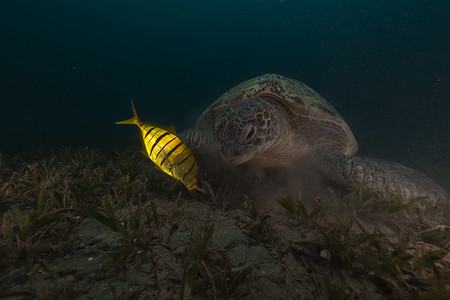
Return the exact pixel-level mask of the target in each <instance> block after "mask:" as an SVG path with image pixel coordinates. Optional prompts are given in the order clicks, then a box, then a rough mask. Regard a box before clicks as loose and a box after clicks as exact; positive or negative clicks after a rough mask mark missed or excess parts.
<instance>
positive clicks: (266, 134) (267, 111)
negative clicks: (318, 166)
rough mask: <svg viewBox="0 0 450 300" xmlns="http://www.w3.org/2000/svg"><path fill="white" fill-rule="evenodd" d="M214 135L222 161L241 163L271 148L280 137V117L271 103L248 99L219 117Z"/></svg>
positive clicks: (258, 99)
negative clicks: (218, 144)
mask: <svg viewBox="0 0 450 300" xmlns="http://www.w3.org/2000/svg"><path fill="white" fill-rule="evenodd" d="M214 134H215V135H216V137H217V140H218V141H219V143H220V149H221V154H222V158H223V159H224V160H225V161H226V162H228V163H233V164H242V163H244V162H247V161H249V160H251V159H253V158H254V157H255V156H256V155H258V153H260V152H263V151H264V150H266V149H267V148H269V147H270V146H271V145H272V144H273V143H274V142H275V140H276V139H277V138H278V137H279V135H280V129H279V122H278V115H277V112H276V110H274V108H273V106H272V105H271V104H270V103H269V102H267V101H265V100H263V99H261V98H250V99H246V100H243V101H240V102H238V103H236V104H234V105H232V106H230V107H228V108H227V109H226V110H224V111H223V112H222V113H221V114H220V115H218V116H217V118H216V120H215V124H214Z"/></svg>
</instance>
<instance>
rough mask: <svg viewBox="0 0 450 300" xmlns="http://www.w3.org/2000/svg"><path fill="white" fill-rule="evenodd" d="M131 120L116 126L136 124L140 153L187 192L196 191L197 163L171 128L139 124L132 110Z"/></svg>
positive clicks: (134, 111)
mask: <svg viewBox="0 0 450 300" xmlns="http://www.w3.org/2000/svg"><path fill="white" fill-rule="evenodd" d="M131 105H132V107H133V117H132V118H131V119H128V120H125V121H121V122H117V123H116V124H136V125H137V126H139V128H140V130H141V138H142V143H143V145H144V149H143V151H142V152H144V154H145V155H146V156H147V157H148V158H150V159H151V160H152V161H153V162H154V163H155V164H156V166H157V167H158V168H159V169H161V171H163V172H165V173H167V174H169V175H170V176H172V177H174V178H176V179H177V180H179V181H181V182H182V183H183V184H184V185H185V186H186V187H187V188H188V190H193V189H197V188H198V186H197V162H196V160H195V157H194V155H193V154H192V152H191V150H190V149H189V148H188V147H187V146H186V145H185V144H184V143H183V142H182V141H181V140H180V139H179V138H178V137H177V136H176V134H175V129H174V128H173V126H171V127H170V128H163V127H162V126H158V125H155V124H151V123H145V122H141V121H140V120H139V118H138V116H137V113H136V109H135V108H134V104H133V100H131Z"/></svg>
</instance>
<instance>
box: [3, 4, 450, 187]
mask: <svg viewBox="0 0 450 300" xmlns="http://www.w3.org/2000/svg"><path fill="white" fill-rule="evenodd" d="M0 26H1V28H0V57H1V59H0V101H1V108H0V152H6V153H16V152H20V151H28V150H30V149H36V148H40V147H44V148H45V147H55V146H58V145H81V146H84V145H92V146H99V147H104V148H108V147H112V146H114V145H119V144H123V145H125V144H130V143H135V142H136V141H137V140H138V134H137V130H136V129H135V128H128V127H125V126H115V125H113V124H114V122H115V121H118V120H122V119H125V118H128V117H130V116H131V108H130V101H129V99H130V98H131V97H132V98H133V99H134V101H135V104H136V107H137V110H138V113H139V114H140V117H141V119H143V120H147V121H151V122H155V123H161V124H166V125H167V124H170V123H173V124H174V125H175V126H176V128H178V130H182V129H185V128H187V127H190V126H192V125H193V123H194V121H195V119H196V118H197V117H198V115H199V114H200V113H201V112H202V111H203V110H204V109H205V108H206V107H207V106H208V105H209V104H210V103H211V102H212V101H213V100H214V99H215V98H217V97H218V96H219V95H220V94H222V93H223V92H225V91H226V90H228V89H229V88H230V87H232V86H233V85H235V84H237V83H239V82H241V81H243V80H246V79H249V78H251V77H254V76H257V75H261V74H263V73H268V72H273V73H279V74H281V75H284V76H287V77H292V78H296V79H298V80H300V81H303V82H305V83H306V84H308V85H309V86H311V87H312V88H314V89H315V90H317V91H318V92H319V93H320V94H322V95H323V96H324V97H325V99H327V100H328V101H329V102H330V103H331V104H332V105H333V106H334V107H335V108H336V109H337V110H338V111H339V112H340V113H341V115H342V116H343V117H344V119H345V120H346V121H347V122H348V124H349V125H350V127H351V128H352V130H353V131H354V134H355V136H356V138H357V140H358V142H359V146H360V153H361V154H364V155H370V156H375V157H379V158H383V159H387V160H394V161H398V162H401V163H404V164H407V165H409V166H411V167H414V168H417V169H419V170H421V171H422V172H424V173H426V174H428V175H430V176H431V177H432V178H434V179H435V180H437V181H438V182H440V183H441V184H443V185H445V186H447V188H448V187H449V186H450V179H449V178H450V171H449V170H450V153H449V149H450V121H449V115H450V1H446V0H442V1H439V0H434V1H419V0H397V1H392V0H381V1H364V0H358V1H356V0H354V1H334V0H310V1H300V0H297V1H294V0H284V1H275V0H274V1H268V0H260V1H256V0H246V1H236V0H232V1H224V0H216V1H213V0H202V1H185V0H183V1H180V0H177V1H168V0H164V1H162V0H161V1H156V0H153V1H150V0H147V1H143V0H141V1H111V0H108V1H106V0H103V1H95V0H89V1H86V0H78V1H54V0H48V1H20V0H15V1H2V2H1V4H0Z"/></svg>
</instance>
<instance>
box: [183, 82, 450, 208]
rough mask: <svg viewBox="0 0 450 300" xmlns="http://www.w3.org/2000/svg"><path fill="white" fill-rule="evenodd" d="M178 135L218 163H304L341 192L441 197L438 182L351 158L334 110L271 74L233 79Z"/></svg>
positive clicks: (348, 136)
mask: <svg viewBox="0 0 450 300" xmlns="http://www.w3.org/2000/svg"><path fill="white" fill-rule="evenodd" d="M180 137H181V138H182V139H183V141H184V142H185V143H186V144H188V146H189V147H190V148H191V150H192V151H193V152H194V153H195V154H196V156H197V155H198V156H204V157H208V156H210V157H214V159H215V160H221V161H222V162H223V163H224V165H225V166H239V165H243V164H248V165H250V164H251V165H258V166H260V167H261V168H278V169H281V170H290V169H292V168H296V167H297V166H298V164H296V162H298V161H305V160H307V161H309V162H312V163H313V165H314V166H315V168H317V170H318V171H319V172H320V173H321V174H322V175H323V176H325V177H326V178H328V179H330V180H331V181H333V182H335V183H336V184H338V185H341V186H343V187H346V188H348V189H357V188H365V189H369V190H373V191H377V192H380V193H384V194H386V193H390V192H394V193H395V192H396V191H397V190H398V189H400V191H401V194H402V196H403V199H405V200H407V199H413V198H415V197H419V196H426V197H428V202H429V203H431V204H436V203H437V202H438V201H441V200H442V201H447V200H448V195H447V193H446V192H445V191H444V189H443V188H442V187H440V186H439V185H438V184H437V183H435V182H434V181H432V180H431V179H429V178H428V177H426V176H425V175H423V174H421V173H419V172H417V171H415V170H412V169H410V168H407V167H405V166H402V165H400V164H396V163H390V162H386V161H382V160H377V159H372V158H366V157H359V156H354V154H355V153H356V151H357V149H358V146H357V142H356V139H355V137H354V136H353V133H352V132H351V130H350V128H349V127H348V125H347V124H346V123H345V121H344V120H343V119H342V117H341V116H340V115H339V114H338V113H337V111H336V110H335V109H334V108H333V107H332V106H331V105H330V104H329V103H328V102H327V101H325V99H323V98H322V97H321V96H320V95H319V94H318V93H317V92H315V91H314V90H313V89H311V88H310V87H308V86H307V85H305V84H303V83H301V82H299V81H297V80H294V79H289V78H285V77H282V76H280V75H276V74H265V75H262V76H259V77H256V78H253V79H250V80H247V81H245V82H243V83H241V84H238V85H237V86H235V87H234V88H232V89H231V90H229V91H228V92H226V93H225V94H223V95H222V96H221V97H219V98H218V99H217V100H216V101H215V102H214V103H213V104H212V105H211V106H210V107H209V108H208V109H206V111H205V112H203V114H202V115H201V116H200V117H199V119H198V120H197V122H196V125H195V127H194V128H192V129H188V130H186V131H184V132H182V133H181V134H180ZM218 153H220V157H219V156H218V155H217V154H218ZM208 167H209V166H208V165H205V166H204V168H206V169H208ZM290 171H292V170H290ZM294 171H295V170H294Z"/></svg>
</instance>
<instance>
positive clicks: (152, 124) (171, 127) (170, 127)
mask: <svg viewBox="0 0 450 300" xmlns="http://www.w3.org/2000/svg"><path fill="white" fill-rule="evenodd" d="M144 124H146V125H149V126H152V127H158V128H161V129H164V130H165V131H168V132H170V133H172V134H175V135H176V134H177V132H176V130H175V126H173V124H171V125H170V126H164V125H159V124H155V123H151V122H144Z"/></svg>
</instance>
